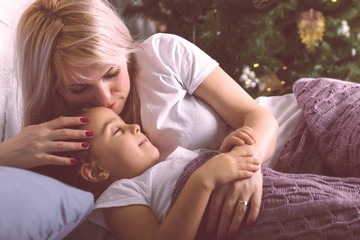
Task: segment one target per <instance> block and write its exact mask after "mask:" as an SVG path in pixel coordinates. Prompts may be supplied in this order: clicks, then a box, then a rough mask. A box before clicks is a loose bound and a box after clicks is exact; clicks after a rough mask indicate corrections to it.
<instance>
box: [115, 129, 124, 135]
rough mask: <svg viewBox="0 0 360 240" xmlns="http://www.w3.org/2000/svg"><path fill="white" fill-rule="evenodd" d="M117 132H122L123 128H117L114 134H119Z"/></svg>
mask: <svg viewBox="0 0 360 240" xmlns="http://www.w3.org/2000/svg"><path fill="white" fill-rule="evenodd" d="M117 133H122V129H121V128H117V129H116V130H115V131H114V132H113V135H115V134H117Z"/></svg>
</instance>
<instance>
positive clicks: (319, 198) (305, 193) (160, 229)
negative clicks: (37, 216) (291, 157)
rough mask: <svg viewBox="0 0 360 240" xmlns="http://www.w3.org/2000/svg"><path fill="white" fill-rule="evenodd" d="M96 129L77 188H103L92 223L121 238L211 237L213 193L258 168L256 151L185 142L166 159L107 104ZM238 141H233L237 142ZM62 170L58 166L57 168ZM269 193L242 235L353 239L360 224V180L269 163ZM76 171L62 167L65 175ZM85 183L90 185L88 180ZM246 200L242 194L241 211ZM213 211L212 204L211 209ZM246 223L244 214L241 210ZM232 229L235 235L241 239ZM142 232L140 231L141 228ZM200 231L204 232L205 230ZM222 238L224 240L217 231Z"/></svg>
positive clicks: (93, 116)
mask: <svg viewBox="0 0 360 240" xmlns="http://www.w3.org/2000/svg"><path fill="white" fill-rule="evenodd" d="M85 116H86V117H88V118H89V124H88V126H87V128H89V129H91V130H92V131H93V132H94V137H93V139H92V140H91V141H90V148H89V151H87V152H83V154H81V153H78V164H76V165H75V166H73V167H72V168H74V169H77V170H76V172H73V174H74V175H76V174H79V177H78V178H74V176H72V177H73V180H74V179H75V182H71V183H72V184H75V185H76V186H80V187H82V188H84V189H86V190H91V191H93V192H94V193H97V194H98V193H100V192H102V191H104V190H105V189H106V190H105V191H104V192H103V193H102V194H101V196H100V197H99V198H98V199H97V201H96V204H95V206H94V211H93V212H92V214H91V215H90V220H92V221H93V222H95V223H96V224H99V225H101V226H103V227H105V228H107V229H109V230H110V231H112V232H113V233H114V234H115V235H116V236H117V237H118V238H119V239H194V238H195V236H197V238H203V239H210V238H209V237H208V236H207V235H205V232H204V231H205V230H204V229H203V228H201V226H202V225H201V220H202V218H203V217H204V216H205V217H206V214H205V213H207V212H205V210H206V207H207V204H208V201H209V197H210V194H211V193H212V191H213V190H214V189H216V188H217V187H218V186H220V185H221V184H225V183H226V182H229V181H233V180H234V179H246V178H248V177H251V176H252V175H253V174H255V173H256V172H257V171H259V164H260V162H259V161H258V160H257V159H255V158H254V157H253V156H251V154H249V156H248V157H243V156H242V157H241V156H239V152H237V150H236V148H235V149H234V150H232V151H231V152H228V153H221V154H219V153H218V152H215V151H208V150H204V149H202V150H199V151H190V150H187V149H184V148H181V147H178V148H177V149H176V150H175V151H174V152H173V153H171V154H170V155H169V157H168V159H167V160H165V161H162V162H159V161H158V160H159V152H158V150H157V148H155V147H154V146H153V145H152V143H151V142H150V141H149V140H148V138H147V137H146V136H145V135H144V134H142V133H141V131H140V127H139V126H138V125H136V124H131V125H129V124H126V123H124V122H123V121H122V119H121V118H120V117H119V116H117V115H116V114H115V113H114V112H113V111H111V110H109V109H107V108H102V107H99V108H93V109H90V110H89V111H88V112H87V113H86V114H85ZM239 132H240V133H241V134H238V135H236V136H234V135H231V137H229V139H228V140H230V141H232V140H233V139H234V138H236V139H237V141H240V144H253V143H254V142H255V140H256V137H255V134H254V132H253V131H252V130H251V129H250V128H242V129H240V130H239V131H238V132H237V133H239ZM230 138H231V139H232V140H231V139H230ZM57 168H58V167H57ZM262 171H263V176H264V193H263V198H262V203H263V204H262V207H261V213H260V216H259V219H258V221H257V222H256V223H255V225H254V226H253V227H251V228H247V227H243V228H241V230H240V235H239V237H242V238H250V239H265V238H266V239H289V238H292V237H294V236H296V237H297V238H299V239H314V238H316V239H328V238H329V237H332V238H337V239H339V238H344V239H349V238H353V237H354V236H355V234H356V232H357V231H359V229H360V227H359V226H360V224H359V223H360V199H359V197H358V195H359V193H360V179H358V178H331V177H325V176H318V175H310V174H284V173H279V172H275V171H273V170H270V169H268V168H264V167H263V168H262ZM66 174H69V172H68V171H67V170H65V171H60V176H62V177H64V176H65V175H66ZM84 183H85V184H84ZM247 204H248V203H247V202H246V201H244V200H242V199H238V200H237V209H236V211H237V212H235V215H236V214H237V213H238V212H242V211H246V208H247ZM207 211H209V209H207ZM237 218H238V221H239V222H241V214H238V215H237ZM236 226H237V224H234V225H232V226H231V229H230V231H229V232H228V233H227V238H228V239H233V238H234V237H236V236H237V233H238V230H239V229H238V228H236ZM139 229H141V231H139ZM199 230H200V231H199ZM217 239H220V236H218V238H217Z"/></svg>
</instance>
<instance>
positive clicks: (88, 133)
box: [85, 131, 94, 137]
mask: <svg viewBox="0 0 360 240" xmlns="http://www.w3.org/2000/svg"><path fill="white" fill-rule="evenodd" d="M85 135H86V136H88V137H92V136H94V132H90V131H88V132H85Z"/></svg>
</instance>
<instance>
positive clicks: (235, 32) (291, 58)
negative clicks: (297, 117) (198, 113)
mask: <svg viewBox="0 0 360 240" xmlns="http://www.w3.org/2000/svg"><path fill="white" fill-rule="evenodd" d="M111 1H112V3H113V4H114V6H116V7H117V8H118V9H119V12H120V13H121V15H122V16H123V17H124V19H125V21H126V23H127V24H128V26H129V28H130V29H131V32H132V33H133V35H134V36H136V38H137V39H139V40H141V39H145V38H147V37H148V36H150V35H151V34H153V33H155V32H166V33H174V34H177V35H180V36H182V37H184V38H186V39H188V40H190V41H192V42H193V43H195V44H196V45H197V46H199V47H200V48H201V49H202V50H204V51H205V52H206V53H208V54H209V55H210V56H211V57H213V58H214V59H216V60H217V61H218V62H219V63H220V66H221V67H222V68H223V69H224V70H225V71H226V72H227V73H228V74H230V75H231V76H232V77H233V78H234V79H235V80H236V81H237V82H238V83H239V84H241V85H242V86H243V87H244V88H245V89H246V90H247V91H248V92H249V93H250V94H251V95H252V96H254V97H257V96H259V95H281V94H284V93H287V92H290V91H291V86H292V84H293V83H294V82H295V81H296V80H297V79H299V78H301V77H313V78H316V77H330V78H337V79H342V80H345V81H354V82H360V1H359V0H111Z"/></svg>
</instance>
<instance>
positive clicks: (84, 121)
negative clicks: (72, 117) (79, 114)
mask: <svg viewBox="0 0 360 240" xmlns="http://www.w3.org/2000/svg"><path fill="white" fill-rule="evenodd" d="M80 121H81V122H83V123H87V122H89V119H87V118H84V117H83V118H80Z"/></svg>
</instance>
